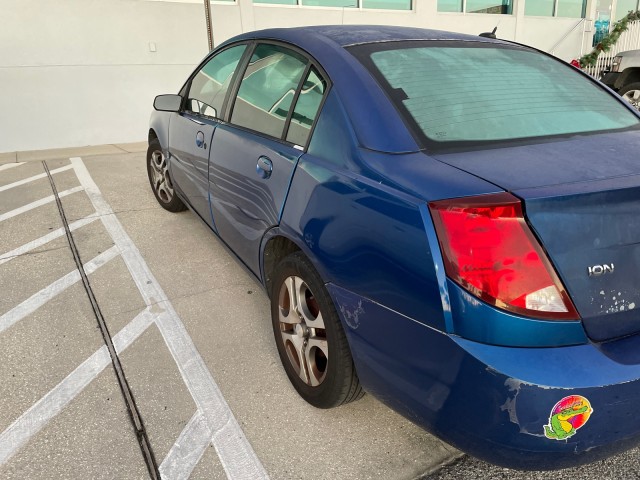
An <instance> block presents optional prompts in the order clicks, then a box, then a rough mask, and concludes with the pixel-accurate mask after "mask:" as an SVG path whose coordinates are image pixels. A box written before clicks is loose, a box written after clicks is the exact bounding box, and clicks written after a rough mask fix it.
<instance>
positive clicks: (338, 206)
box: [147, 26, 640, 469]
mask: <svg viewBox="0 0 640 480" xmlns="http://www.w3.org/2000/svg"><path fill="white" fill-rule="evenodd" d="M154 106H155V110H156V111H154V113H153V115H152V118H151V128H150V130H149V151H148V155H147V162H148V173H149V179H150V182H151V186H152V188H153V191H154V193H155V195H156V197H157V200H158V201H159V203H160V204H161V205H162V206H163V207H164V208H166V209H167V210H170V211H179V210H182V209H184V208H185V207H186V206H188V207H189V208H190V209H191V210H193V211H194V212H195V213H196V214H197V215H198V216H199V217H200V218H201V219H202V220H203V221H204V222H205V223H206V224H207V225H208V226H209V227H210V228H211V230H212V231H213V232H215V234H216V235H217V236H218V237H219V238H220V239H222V241H223V242H224V243H225V244H226V245H227V246H228V247H229V248H230V250H232V251H233V253H234V254H235V255H236V256H237V257H238V259H239V260H240V261H241V262H242V263H243V264H244V265H245V266H246V267H247V269H248V270H249V271H250V272H251V273H252V274H253V275H255V276H256V277H257V278H258V279H259V280H260V281H261V282H262V284H263V285H264V287H265V289H266V291H267V293H268V295H269V296H270V299H271V317H272V322H273V330H274V334H275V341H276V345H277V349H278V352H279V354H280V357H281V360H282V363H283V366H284V369H285V370H286V373H287V375H288V377H289V379H290V380H291V383H292V384H293V386H294V387H295V389H296V390H297V391H298V392H299V393H300V395H301V396H302V397H303V398H304V399H305V400H307V401H308V402H309V403H311V404H312V405H315V406H317V407H321V408H328V407H333V406H337V405H341V404H344V403H347V402H350V401H352V400H356V399H358V398H360V397H361V396H362V395H363V392H364V391H367V392H369V393H371V394H372V395H374V396H376V397H377V398H379V399H380V400H382V401H383V402H385V403H386V404H387V405H389V406H390V407H391V408H393V409H395V410H396V411H398V412H400V413H402V414H403V415H405V416H406V417H407V418H409V419H411V420H412V421H413V422H415V423H417V424H419V425H421V426H423V427H424V428H426V429H427V430H429V431H431V432H433V433H434V434H436V435H438V436H439V437H441V438H442V439H444V440H446V441H447V442H449V443H451V444H453V445H455V446H456V447H458V448H460V449H462V450H464V451H466V452H469V453H471V454H472V455H475V456H477V457H480V458H483V459H486V460H488V461H490V462H493V463H496V464H501V465H505V466H510V467H516V468H524V469H552V468H561V467H566V466H571V465H577V464H581V463H586V462H590V461H594V460H597V459H600V458H603V457H605V456H608V455H611V454H613V453H615V452H618V451H622V450H624V449H627V448H630V447H632V446H634V445H636V444H638V443H639V442H640V414H639V413H638V412H639V410H638V408H639V406H640V286H639V280H640V274H639V272H640V201H639V200H638V199H639V198H640V130H639V125H640V116H639V115H638V114H637V113H636V112H634V111H633V110H632V109H631V107H630V106H629V105H627V104H626V103H625V102H623V100H621V99H620V98H619V97H617V96H616V95H615V94H614V93H613V92H612V91H610V90H608V89H607V88H606V87H604V86H602V85H600V84H599V83H597V82H596V81H595V80H593V79H591V78H590V77H588V76H586V75H585V74H583V73H582V72H580V71H578V70H577V69H575V68H573V67H571V66H569V65H567V64H565V63H563V62H560V61H558V60H555V59H554V58H552V57H550V56H548V55H545V54H542V53H540V52H538V51H535V50H532V49H530V48H527V47H524V46H521V45H517V44H513V43H509V42H505V41H500V40H492V39H488V38H481V37H472V36H465V35H458V34H452V33H447V32H438V31H429V30H421V29H409V28H394V27H357V26H347V27H329V26H325V27H309V28H300V29H295V28H294V29H273V30H265V31H261V32H253V33H247V34H243V35H241V36H238V37H235V38H234V39H232V40H229V41H228V42H226V43H224V44H223V45H221V46H220V47H219V48H217V49H216V50H214V51H213V52H212V53H211V54H210V55H208V56H207V57H206V58H205V60H204V61H203V62H202V64H201V65H200V66H199V67H198V68H197V69H196V70H195V72H194V73H193V74H192V75H191V76H190V77H189V79H188V80H187V82H186V83H185V84H184V86H183V87H182V89H181V90H180V92H179V94H178V95H161V96H158V97H157V98H156V100H155V103H154Z"/></svg>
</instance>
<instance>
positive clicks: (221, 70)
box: [186, 45, 247, 118]
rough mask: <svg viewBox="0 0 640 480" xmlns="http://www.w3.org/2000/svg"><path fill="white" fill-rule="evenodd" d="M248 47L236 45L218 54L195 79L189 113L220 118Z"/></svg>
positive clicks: (189, 101) (188, 100) (190, 91)
mask: <svg viewBox="0 0 640 480" xmlns="http://www.w3.org/2000/svg"><path fill="white" fill-rule="evenodd" d="M246 48H247V46H246V45H236V46H234V47H230V48H227V49H226V50H223V51H222V52H220V53H218V54H216V55H215V56H214V57H213V58H212V59H211V60H209V61H208V62H207V63H206V64H205V65H204V66H203V67H202V68H201V69H200V70H199V71H198V73H196V75H195V76H194V77H193V80H192V81H191V88H190V89H189V94H188V96H187V107H186V109H187V111H190V112H192V113H196V114H200V115H205V116H208V117H214V118H219V117H221V116H222V106H223V103H224V98H225V95H226V94H227V90H228V89H229V85H230V83H231V79H232V77H233V72H235V70H236V67H237V66H238V63H239V62H240V59H241V58H242V54H243V53H244V51H245V49H246Z"/></svg>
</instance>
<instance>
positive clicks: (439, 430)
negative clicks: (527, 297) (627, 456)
mask: <svg viewBox="0 0 640 480" xmlns="http://www.w3.org/2000/svg"><path fill="white" fill-rule="evenodd" d="M328 288H329V291H330V293H331V295H332V297H333V299H334V301H335V303H336V306H337V308H338V311H339V313H340V315H341V318H342V321H343V324H344V327H345V331H346V334H347V338H348V339H349V343H350V346H351V350H352V353H353V357H354V361H355V364H356V368H357V371H358V375H359V377H360V380H361V381H362V384H363V386H364V387H365V389H366V390H367V391H368V392H369V393H371V394H373V395H374V396H376V397H377V398H378V399H380V400H381V401H383V402H384V403H386V404H387V405H389V406H390V407H391V408H393V409H394V410H396V411H398V412H399V413H401V414H403V415H404V416H406V417H407V418H408V419H409V420H411V421H413V422H414V423H416V424H418V425H421V426H422V427H424V428H425V429H427V430H429V431H430V432H432V433H434V434H435V435H437V436H439V437H440V438H442V439H443V440H445V441H447V442H448V443H451V444H452V445H454V446H455V447H457V448H459V449H461V450H463V451H465V452H467V453H470V454H471V455H474V456H476V457H478V458H481V459H484V460H487V461H489V462H492V463H495V464H498V465H503V466H506V467H510V468H519V469H527V470H547V469H557V468H565V467H571V466H576V465H580V464H584V463H589V462H593V461H596V460H599V459H602V458H605V457H607V456H610V455H612V454H615V453H617V452H620V451H623V450H626V449H628V448H631V447H633V446H634V445H636V444H638V443H640V415H638V413H639V412H638V411H639V407H640V337H630V338H627V339H625V340H620V341H617V342H611V343H609V344H605V345H596V344H584V345H577V346H569V347H558V348H514V347H501V346H495V345H487V344H482V343H477V342H472V341H468V340H465V339H462V338H460V337H456V336H454V335H449V334H445V333H442V332H440V331H438V330H435V329H433V328H431V327H428V326H426V325H424V324H422V323H420V322H417V321H415V320H413V319H410V318H408V317H405V316H403V315H401V314H399V313H397V312H393V311H391V310H389V309H387V308H385V307H384V306H382V305H379V304H377V303H375V302H372V301H370V300H367V299H365V298H362V297H359V296H358V295H355V294H353V293H351V292H349V291H347V290H344V289H341V288H339V287H336V286H334V285H328ZM480 320H481V319H479V321H480ZM572 396H574V397H572ZM567 397H572V398H571V399H569V400H567V402H570V404H572V405H573V404H575V405H576V409H578V407H579V406H580V405H578V403H576V402H577V399H579V398H580V397H581V398H584V399H586V400H587V401H588V403H589V404H590V409H591V413H590V415H587V417H588V419H587V421H586V422H585V423H584V424H583V425H581V426H579V427H578V428H577V429H575V428H574V429H573V430H574V431H573V432H572V433H571V432H570V433H569V434H567V432H564V434H561V435H560V436H565V435H566V436H565V438H562V439H556V438H548V436H547V435H546V434H545V431H546V430H548V429H551V427H552V426H554V425H555V426H556V427H557V426H558V423H557V421H556V422H555V423H554V422H553V421H552V419H551V417H552V414H553V410H554V407H556V405H557V404H558V403H559V402H560V401H562V400H563V399H566V398H567ZM580 401H582V400H580ZM565 407H566V406H565ZM556 413H557V412H556ZM565 413H566V412H565ZM576 417H578V415H576ZM557 418H558V417H557ZM557 418H556V420H557ZM565 418H566V417H565ZM582 419H583V420H584V417H582ZM578 424H579V422H577V423H576V425H578ZM545 425H546V426H547V429H545ZM560 426H562V427H566V426H567V425H566V423H561V424H560ZM549 431H550V433H551V436H552V437H553V436H554V431H553V429H551V430H549Z"/></svg>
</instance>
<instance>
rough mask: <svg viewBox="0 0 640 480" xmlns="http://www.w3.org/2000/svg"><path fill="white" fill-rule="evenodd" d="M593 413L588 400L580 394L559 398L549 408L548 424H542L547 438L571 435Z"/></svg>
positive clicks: (555, 438)
mask: <svg viewBox="0 0 640 480" xmlns="http://www.w3.org/2000/svg"><path fill="white" fill-rule="evenodd" d="M592 413H593V408H591V404H590V403H589V400H587V399H586V398H584V397H582V396H580V395H570V396H568V397H564V398H563V399H562V400H560V401H559V402H558V403H556V405H555V406H554V407H553V410H551V415H550V416H549V424H548V425H545V426H544V434H545V436H546V437H547V438H552V439H554V440H564V439H566V438H570V437H573V436H574V435H575V434H576V432H577V431H578V430H579V429H580V427H582V426H583V425H584V424H585V423H587V421H588V420H589V417H590V416H591V414H592Z"/></svg>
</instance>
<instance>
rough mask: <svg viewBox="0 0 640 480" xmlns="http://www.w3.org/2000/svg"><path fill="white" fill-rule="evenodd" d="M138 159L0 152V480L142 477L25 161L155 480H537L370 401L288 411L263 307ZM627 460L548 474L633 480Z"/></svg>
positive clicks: (121, 149) (139, 147) (114, 151)
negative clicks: (123, 383)
mask: <svg viewBox="0 0 640 480" xmlns="http://www.w3.org/2000/svg"><path fill="white" fill-rule="evenodd" d="M145 150H146V145H145V144H144V143H141V144H128V145H108V146H100V147H95V148H93V147H87V148H83V149H69V150H56V151H45V152H15V153H12V154H2V155H0V292H1V293H0V379H1V380H2V388H1V389H0V402H1V403H0V404H1V405H2V407H3V408H1V409H0V478H7V479H14V478H15V479H18V478H19V479H25V478H83V479H84V478H118V479H129V478H132V479H134V478H135V479H137V478H149V477H150V474H149V471H148V467H147V464H146V463H145V460H144V457H143V455H142V453H141V448H140V444H139V440H138V437H137V435H136V431H135V429H134V426H133V424H132V421H131V416H130V413H129V409H128V408H127V405H126V404H125V401H124V400H123V392H122V389H121V387H120V385H119V383H118V378H117V375H116V372H115V370H114V367H113V363H112V361H111V359H110V357H109V355H108V353H107V349H106V347H105V341H104V339H103V335H102V333H101V331H100V329H99V328H98V324H97V321H96V316H95V312H94V310H93V309H92V305H91V304H90V302H89V300H88V296H87V291H86V289H85V288H84V287H83V284H82V282H81V281H80V278H79V275H78V274H77V273H74V272H77V268H76V264H75V263H74V260H73V257H72V255H71V251H70V247H69V242H68V241H67V238H66V237H65V234H64V230H63V228H62V227H63V224H62V222H61V217H60V213H59V211H58V208H57V206H56V203H55V201H54V199H53V197H52V189H51V185H50V183H49V179H48V178H47V177H46V175H43V174H44V166H43V164H42V161H43V160H44V161H45V162H46V164H47V166H48V168H49V170H50V171H51V173H52V178H53V180H54V183H55V185H56V189H57V191H58V192H59V195H60V197H61V198H60V201H61V204H62V209H63V211H64V213H65V216H66V218H67V221H68V224H69V226H70V229H71V230H72V234H73V240H74V242H75V244H76V246H77V248H78V252H79V255H80V258H81V262H82V263H83V264H84V268H85V270H86V271H87V272H88V278H89V282H90V289H91V291H92V292H93V294H94V296H95V298H96V300H97V303H98V305H99V309H100V312H101V314H102V316H103V317H104V319H105V321H106V324H107V327H108V331H109V334H110V336H111V338H112V340H113V344H114V345H115V347H116V350H117V354H118V360H119V361H120V363H121V365H122V367H123V370H124V373H125V375H126V380H127V383H128V386H129V388H130V391H131V393H132V395H133V398H134V400H135V407H136V408H137V411H138V413H139V415H140V417H141V419H142V421H143V423H144V431H145V433H146V435H147V436H148V438H149V442H150V446H151V450H152V454H153V458H154V460H155V462H156V463H157V466H158V468H159V471H160V472H161V473H162V478H167V479H169V478H192V479H205V478H206V479H223V478H251V479H253V478H266V477H269V478H272V479H306V478H314V479H316V478H319V479H374V478H382V479H407V480H411V479H416V478H430V479H438V480H445V479H466V478H491V479H493V478H509V479H546V478H548V477H549V475H550V474H549V473H548V472H515V471H513V470H507V469H502V468H499V467H494V466H491V465H488V464H486V463H483V462H481V461H479V460H476V459H472V458H469V457H466V456H461V454H460V453H459V452H457V451H456V450H455V449H453V448H452V447H450V446H448V445H446V444H444V443H442V442H440V441H439V440H437V439H436V438H434V437H433V436H431V435H429V434H428V433H426V432H424V431H422V430H421V429H419V428H417V427H416V426H414V425H412V424H411V423H410V422H408V421H406V420H404V419H403V418H401V417H400V416H398V415H397V414H395V413H394V412H392V411H391V410H389V409H388V408H386V407H385V406H383V405H382V404H380V403H379V402H377V401H376V400H374V399H373V398H372V397H370V396H365V398H363V399H362V400H360V401H358V402H355V403H353V404H350V405H347V406H345V407H341V408H337V409H334V410H328V411H326V410H317V409H315V408H313V407H310V406H309V405H307V404H306V403H305V402H304V401H302V400H301V399H300V398H299V397H298V395H297V394H296V392H295V391H294V390H293V388H292V387H291V386H290V384H289V382H288V380H287V378H286V376H285V374H284V372H283V370H282V367H281V365H280V361H279V358H278V356H277V352H276V349H275V345H274V341H273V334H272V332H271V327H270V320H269V308H268V300H267V298H266V295H265V294H264V293H263V292H262V290H261V289H260V287H259V285H257V284H256V283H255V281H254V280H253V279H252V278H251V277H249V276H248V275H247V274H246V273H245V272H244V270H242V268H240V267H239V266H238V264H237V263H236V261H235V260H234V259H233V258H232V257H231V256H230V255H229V254H228V253H227V252H226V250H225V249H224V248H223V247H222V245H221V244H220V242H219V241H218V240H217V239H216V238H215V237H214V236H213V235H212V234H211V233H210V232H209V231H208V230H207V228H206V227H205V226H203V224H202V223H201V222H200V221H199V220H198V219H197V218H196V217H195V216H194V215H193V214H191V213H190V212H184V213H180V214H171V213H168V212H166V211H164V210H163V209H161V208H160V207H159V206H158V205H157V203H156V201H155V199H154V197H153V195H152V194H151V191H150V189H149V187H148V184H147V179H146V171H145V167H144V165H145V164H144V156H145ZM71 158H74V160H73V161H71V160H70V159H71ZM230 426H231V427H230ZM238 438H240V440H238ZM243 439H244V440H243ZM229 445H231V446H235V447H237V448H236V449H232V450H231V451H230V450H229ZM237 452H241V454H239V455H236V453H237ZM639 453H640V450H637V449H636V450H632V451H630V452H627V453H625V454H622V455H619V456H617V457H614V458H612V459H609V460H606V461H604V462H600V463H598V464H595V465H592V466H587V467H583V468H579V469H570V470H565V471H561V472H555V473H553V476H554V477H555V478H571V479H582V478H583V479H587V478H594V477H602V478H612V479H627V478H638V477H639V476H640V466H639V464H638V459H639V458H640V455H639ZM447 463H448V465H445V466H444V467H442V465H444V464H447Z"/></svg>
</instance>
